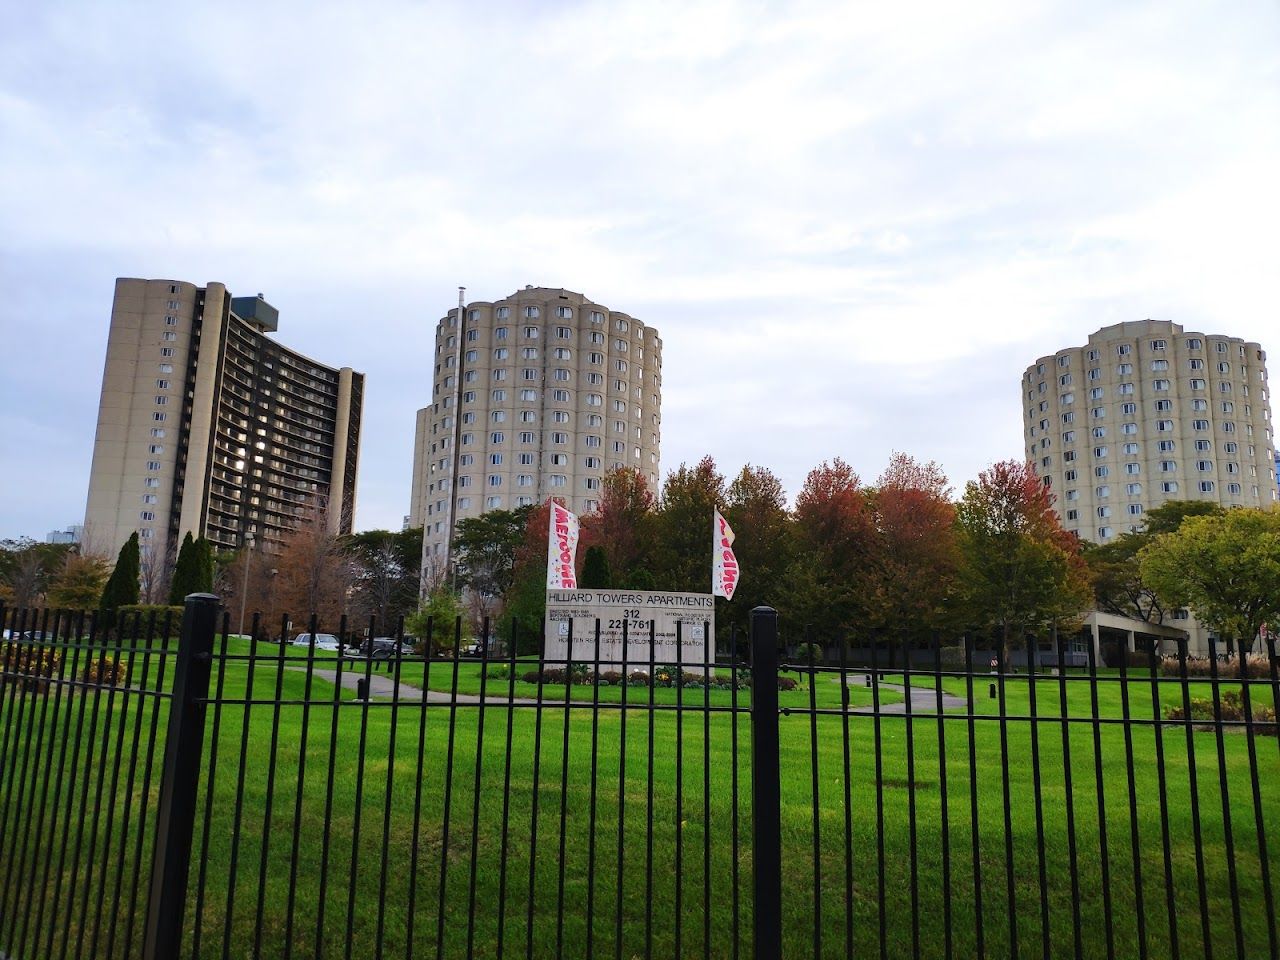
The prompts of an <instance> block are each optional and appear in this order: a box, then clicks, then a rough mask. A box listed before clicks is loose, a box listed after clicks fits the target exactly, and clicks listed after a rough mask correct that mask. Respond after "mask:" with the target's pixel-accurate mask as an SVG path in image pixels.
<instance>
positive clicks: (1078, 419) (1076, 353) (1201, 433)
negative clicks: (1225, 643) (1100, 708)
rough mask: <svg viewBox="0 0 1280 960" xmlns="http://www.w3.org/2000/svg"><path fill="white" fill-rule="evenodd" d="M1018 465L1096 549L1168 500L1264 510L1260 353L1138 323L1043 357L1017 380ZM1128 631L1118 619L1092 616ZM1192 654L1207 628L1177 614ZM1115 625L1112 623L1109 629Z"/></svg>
mask: <svg viewBox="0 0 1280 960" xmlns="http://www.w3.org/2000/svg"><path fill="white" fill-rule="evenodd" d="M1022 401H1023V403H1022V407H1023V410H1024V411H1025V413H1026V418H1025V419H1024V420H1023V438H1024V442H1025V443H1026V451H1027V458H1028V460H1030V461H1031V462H1032V463H1033V464H1034V465H1035V468H1036V471H1037V473H1038V474H1039V476H1040V477H1041V478H1042V480H1043V481H1044V483H1045V484H1046V485H1047V486H1049V487H1050V488H1051V490H1052V492H1053V494H1054V507H1055V509H1056V510H1057V511H1058V514H1059V516H1060V517H1061V518H1062V523H1063V526H1064V527H1065V528H1066V529H1067V530H1070V531H1072V532H1073V533H1076V534H1078V535H1079V536H1080V537H1081V538H1083V539H1085V540H1092V541H1095V542H1098V543H1102V542H1105V541H1107V540H1110V539H1112V538H1114V537H1116V536H1118V535H1120V534H1122V533H1126V532H1128V531H1130V530H1134V529H1137V528H1140V527H1141V526H1142V524H1143V517H1144V514H1145V513H1146V512H1147V511H1148V510H1150V509H1152V508H1153V507H1158V506H1160V505H1161V504H1164V503H1167V502H1169V501H1170V500H1209V501H1212V502H1214V503H1218V504H1221V505H1222V506H1224V507H1267V506H1270V505H1271V504H1272V503H1274V502H1275V501H1276V500H1277V486H1276V457H1275V441H1274V438H1273V434H1272V428H1271V400H1270V386H1269V384H1268V380H1267V366H1266V352H1265V351H1264V350H1263V349H1262V347H1261V346H1260V345H1258V344H1257V343H1251V342H1247V341H1245V340H1242V339H1240V338H1238V337H1229V336H1224V335H1220V334H1204V333H1188V332H1186V331H1184V330H1183V328H1182V327H1181V325H1179V324H1176V323H1171V322H1169V321H1162V320H1140V321H1133V322H1128V323H1118V324H1115V325H1113V326H1110V327H1104V328H1103V329H1101V330H1099V331H1097V332H1096V333H1094V334H1093V335H1092V336H1090V337H1089V339H1088V342H1086V343H1085V344H1084V345H1083V346H1080V347H1067V348H1064V349H1062V350H1059V351H1057V352H1056V353H1054V354H1052V355H1051V356H1045V357H1041V358H1040V359H1039V360H1037V361H1036V362H1035V363H1033V364H1032V365H1031V366H1029V367H1028V368H1027V370H1026V372H1025V373H1024V374H1023V376H1022ZM1091 618H1092V619H1091V621H1090V626H1091V628H1092V630H1093V632H1094V638H1095V643H1096V642H1097V636H1098V632H1097V631H1098V629H1099V618H1101V620H1103V621H1107V622H1106V623H1105V624H1104V627H1109V628H1110V629H1113V630H1124V631H1128V632H1129V633H1130V638H1129V639H1130V643H1132V639H1133V637H1132V631H1133V626H1132V624H1130V625H1128V626H1126V625H1124V624H1122V623H1120V622H1119V621H1120V620H1121V618H1116V617H1107V616H1106V615H1104V614H1092V615H1091ZM1171 618H1172V622H1173V624H1175V625H1176V628H1177V629H1171V628H1169V627H1162V628H1153V629H1151V630H1149V631H1147V630H1145V629H1144V631H1143V632H1147V633H1149V634H1150V635H1152V636H1155V637H1157V638H1165V639H1167V638H1169V637H1170V636H1171V635H1173V634H1175V633H1177V632H1179V631H1180V630H1185V631H1186V632H1187V633H1188V635H1189V638H1190V649H1191V651H1192V652H1193V653H1196V652H1198V653H1205V652H1207V650H1208V641H1207V637H1208V634H1207V631H1205V630H1204V628H1203V627H1202V626H1200V625H1199V624H1198V623H1197V622H1196V621H1195V619H1194V618H1193V617H1190V616H1189V614H1188V613H1187V611H1185V610H1178V611H1173V612H1172V614H1171ZM1111 621H1115V622H1111Z"/></svg>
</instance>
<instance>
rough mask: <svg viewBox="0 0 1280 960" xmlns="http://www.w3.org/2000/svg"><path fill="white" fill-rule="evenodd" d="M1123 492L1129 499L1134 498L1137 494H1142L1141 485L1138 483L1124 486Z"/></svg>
mask: <svg viewBox="0 0 1280 960" xmlns="http://www.w3.org/2000/svg"><path fill="white" fill-rule="evenodd" d="M1124 492H1125V493H1127V494H1128V495H1129V496H1131V497H1136V496H1137V495H1138V494H1140V493H1142V484H1140V483H1128V484H1125V488H1124Z"/></svg>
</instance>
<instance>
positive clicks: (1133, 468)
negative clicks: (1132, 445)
mask: <svg viewBox="0 0 1280 960" xmlns="http://www.w3.org/2000/svg"><path fill="white" fill-rule="evenodd" d="M1124 472H1125V473H1127V474H1129V475H1130V476H1133V475H1134V474H1138V473H1141V472H1142V464H1140V463H1126V464H1125V465H1124Z"/></svg>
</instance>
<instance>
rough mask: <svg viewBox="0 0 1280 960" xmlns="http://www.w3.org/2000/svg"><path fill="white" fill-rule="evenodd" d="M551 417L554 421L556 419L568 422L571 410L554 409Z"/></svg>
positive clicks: (560, 421) (558, 421)
mask: <svg viewBox="0 0 1280 960" xmlns="http://www.w3.org/2000/svg"><path fill="white" fill-rule="evenodd" d="M551 419H552V420H553V421H555V422H556V423H568V422H569V411H568V410H553V411H552V412H551Z"/></svg>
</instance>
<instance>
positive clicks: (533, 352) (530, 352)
mask: <svg viewBox="0 0 1280 960" xmlns="http://www.w3.org/2000/svg"><path fill="white" fill-rule="evenodd" d="M520 356H521V358H522V359H525V360H537V359H538V348H537V347H521V348H520Z"/></svg>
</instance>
